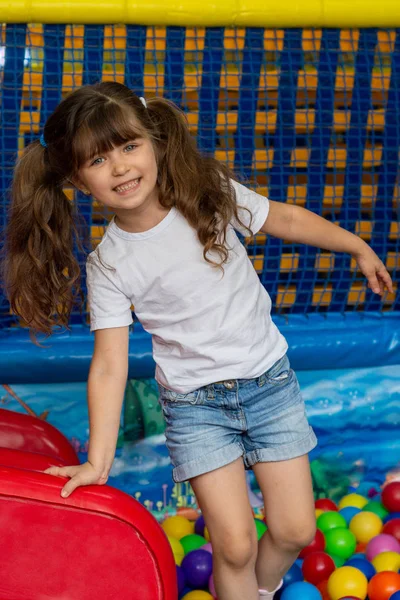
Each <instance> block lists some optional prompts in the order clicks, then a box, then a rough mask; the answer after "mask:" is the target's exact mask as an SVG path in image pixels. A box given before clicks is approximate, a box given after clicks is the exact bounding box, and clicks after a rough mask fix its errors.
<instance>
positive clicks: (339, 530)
mask: <svg viewBox="0 0 400 600" xmlns="http://www.w3.org/2000/svg"><path fill="white" fill-rule="evenodd" d="M325 541H326V547H325V552H327V553H328V554H335V555H336V556H338V557H339V558H344V559H345V560H347V559H348V558H350V556H351V555H352V554H354V551H355V549H356V546H357V540H356V536H355V535H354V533H353V532H352V531H350V529H346V528H345V527H335V529H330V530H329V531H327V532H326V533H325Z"/></svg>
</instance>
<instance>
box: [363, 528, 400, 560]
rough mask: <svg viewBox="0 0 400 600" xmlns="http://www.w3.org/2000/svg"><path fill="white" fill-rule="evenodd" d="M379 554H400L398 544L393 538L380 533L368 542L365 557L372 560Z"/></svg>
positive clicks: (399, 544) (399, 545)
mask: <svg viewBox="0 0 400 600" xmlns="http://www.w3.org/2000/svg"><path fill="white" fill-rule="evenodd" d="M381 552H400V543H399V542H398V541H397V540H396V538H394V537H393V536H391V535H387V534H386V533H380V534H379V535H377V536H375V537H374V538H372V540H370V541H369V542H368V544H367V547H366V549H365V555H366V557H367V559H368V560H372V559H373V558H375V556H376V555H377V554H380V553H381Z"/></svg>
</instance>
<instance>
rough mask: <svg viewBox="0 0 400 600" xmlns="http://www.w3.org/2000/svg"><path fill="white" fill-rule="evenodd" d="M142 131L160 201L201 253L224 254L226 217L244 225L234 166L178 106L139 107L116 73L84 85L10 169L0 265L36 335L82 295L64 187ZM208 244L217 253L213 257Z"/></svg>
mask: <svg viewBox="0 0 400 600" xmlns="http://www.w3.org/2000/svg"><path fill="white" fill-rule="evenodd" d="M132 115H134V117H135V119H134V120H133V119H132ZM143 135H145V136H147V137H148V138H149V139H150V140H151V141H152V143H153V146H154V149H155V155H156V160H157V167H158V178H157V184H158V188H159V201H160V203H161V205H162V206H163V207H165V208H170V207H172V206H175V207H176V208H177V209H178V210H179V211H180V212H181V214H182V215H183V216H184V217H185V218H186V219H187V221H188V222H189V224H190V225H191V226H192V227H194V228H195V229H196V231H197V235H198V238H199V241H200V242H201V243H202V245H203V246H204V251H203V255H204V258H205V260H206V261H208V262H209V263H211V264H212V265H214V266H217V267H223V264H224V263H225V262H226V261H227V259H228V251H229V249H228V248H227V246H226V230H227V227H228V224H229V223H230V222H231V221H233V220H236V221H237V222H238V223H240V224H241V225H243V223H242V222H241V220H240V218H239V215H238V208H237V204H236V198H235V192H234V189H233V187H232V183H231V178H232V177H233V174H232V173H231V172H230V170H229V169H228V168H227V167H226V166H225V165H223V164H222V163H219V162H218V161H217V160H216V159H215V158H213V157H211V156H204V155H202V154H201V153H200V152H199V150H198V149H197V148H196V145H195V141H194V139H193V138H192V136H191V135H190V132H189V128H188V124H187V121H186V118H185V116H184V113H183V112H182V111H181V110H180V109H179V108H178V107H177V106H176V105H175V104H173V103H172V102H170V101H169V100H166V99H164V98H153V99H150V100H148V102H147V108H145V107H144V106H143V104H142V103H141V101H140V99H139V98H138V97H137V96H136V95H135V94H133V92H131V91H130V90H129V89H128V88H127V87H126V86H124V85H122V84H119V83H116V82H103V83H98V84H95V85H88V86H83V87H81V88H79V89H78V90H76V91H75V92H73V93H71V94H70V95H69V96H67V97H66V98H65V99H64V100H63V101H62V102H61V103H60V104H59V106H58V107H57V108H56V110H55V111H54V113H53V114H52V115H51V116H50V118H49V119H48V121H47V122H46V125H45V127H44V139H45V143H46V147H44V146H43V145H42V144H41V143H40V142H39V141H38V140H37V141H34V142H32V143H31V144H30V145H29V146H28V147H27V148H26V149H25V150H24V152H23V154H22V157H21V158H20V160H19V161H18V163H17V166H16V169H15V174H14V180H13V185H12V190H11V195H12V204H11V211H10V217H9V222H8V226H7V230H6V246H5V259H4V263H3V274H4V281H5V287H6V291H7V294H8V297H9V300H10V305H11V309H12V310H13V311H14V313H15V314H17V315H19V316H20V317H21V318H22V319H23V321H24V322H25V323H26V324H27V325H28V326H29V327H30V329H31V333H32V334H33V339H35V338H34V336H35V334H36V333H37V332H43V333H45V334H46V335H51V333H52V328H53V326H55V325H59V326H64V327H68V321H69V316H70V313H71V310H72V307H73V306H74V302H76V301H77V299H79V297H80V301H81V302H82V294H81V291H80V285H79V281H80V269H79V265H78V262H77V260H76V258H75V256H74V253H73V246H74V243H79V236H78V230H77V226H76V215H74V212H73V205H72V203H71V202H70V201H69V200H68V198H67V197H66V195H65V193H64V191H63V186H64V185H65V184H66V183H67V181H69V180H74V178H75V177H76V175H77V173H78V171H79V168H80V167H81V166H82V164H83V163H84V162H85V161H87V160H88V159H89V158H90V157H92V156H94V155H96V154H98V153H103V152H106V151H109V150H111V149H112V148H113V147H116V146H119V145H122V144H124V143H125V142H126V141H128V140H132V139H133V138H134V137H137V136H143ZM246 229H247V228H246ZM249 233H250V231H249ZM213 251H214V254H215V252H216V253H217V254H218V255H219V261H215V260H212V258H211V257H210V252H213Z"/></svg>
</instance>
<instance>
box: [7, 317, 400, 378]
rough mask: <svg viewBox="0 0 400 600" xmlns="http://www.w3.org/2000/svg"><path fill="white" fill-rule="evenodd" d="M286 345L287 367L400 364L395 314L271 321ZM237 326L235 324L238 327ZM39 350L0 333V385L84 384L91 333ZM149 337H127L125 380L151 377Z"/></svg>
mask: <svg viewBox="0 0 400 600" xmlns="http://www.w3.org/2000/svg"><path fill="white" fill-rule="evenodd" d="M274 322H275V323H276V325H277V326H278V327H279V329H280V331H281V332H282V334H283V335H284V336H285V337H286V339H287V341H288V344H289V358H290V360H291V363H292V367H293V368H294V369H295V370H297V371H299V370H320V369H346V368H363V367H372V366H375V367H378V366H384V365H396V364H400V313H399V312H397V313H376V314H370V313H369V314H368V315H367V316H366V315H362V314H359V313H348V314H345V315H340V314H336V315H335V314H326V315H319V314H315V315H308V316H304V315H289V316H288V317H282V316H280V317H274ZM238 327H240V323H239V322H238ZM39 341H41V343H42V344H43V345H44V347H43V348H39V347H37V346H35V345H34V344H33V343H32V342H31V340H30V338H29V335H28V332H27V331H26V330H23V329H17V328H15V329H3V330H1V331H0V383H52V382H54V383H56V382H58V383H59V382H67V381H76V382H78V381H86V379H87V376H88V372H89V366H90V361H91V357H92V354H93V347H94V334H91V333H90V332H89V329H88V328H87V327H86V326H83V325H72V327H71V331H65V332H63V333H60V334H59V333H57V334H54V335H53V336H52V337H51V338H49V339H47V340H46V341H43V340H40V338H39ZM154 370H155V364H154V361H153V357H152V344H151V336H150V335H149V334H148V333H146V332H145V331H144V330H143V328H142V327H141V325H140V324H138V323H135V326H134V328H133V330H132V332H131V334H130V345H129V378H138V377H153V376H154Z"/></svg>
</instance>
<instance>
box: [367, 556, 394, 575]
mask: <svg viewBox="0 0 400 600" xmlns="http://www.w3.org/2000/svg"><path fill="white" fill-rule="evenodd" d="M371 562H372V564H373V565H374V567H375V570H376V572H377V573H380V572H381V571H393V572H394V573H397V571H398V570H399V569H400V554H399V553H398V552H381V553H380V554H377V555H376V556H375V557H374V558H373V559H372V561H371Z"/></svg>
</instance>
